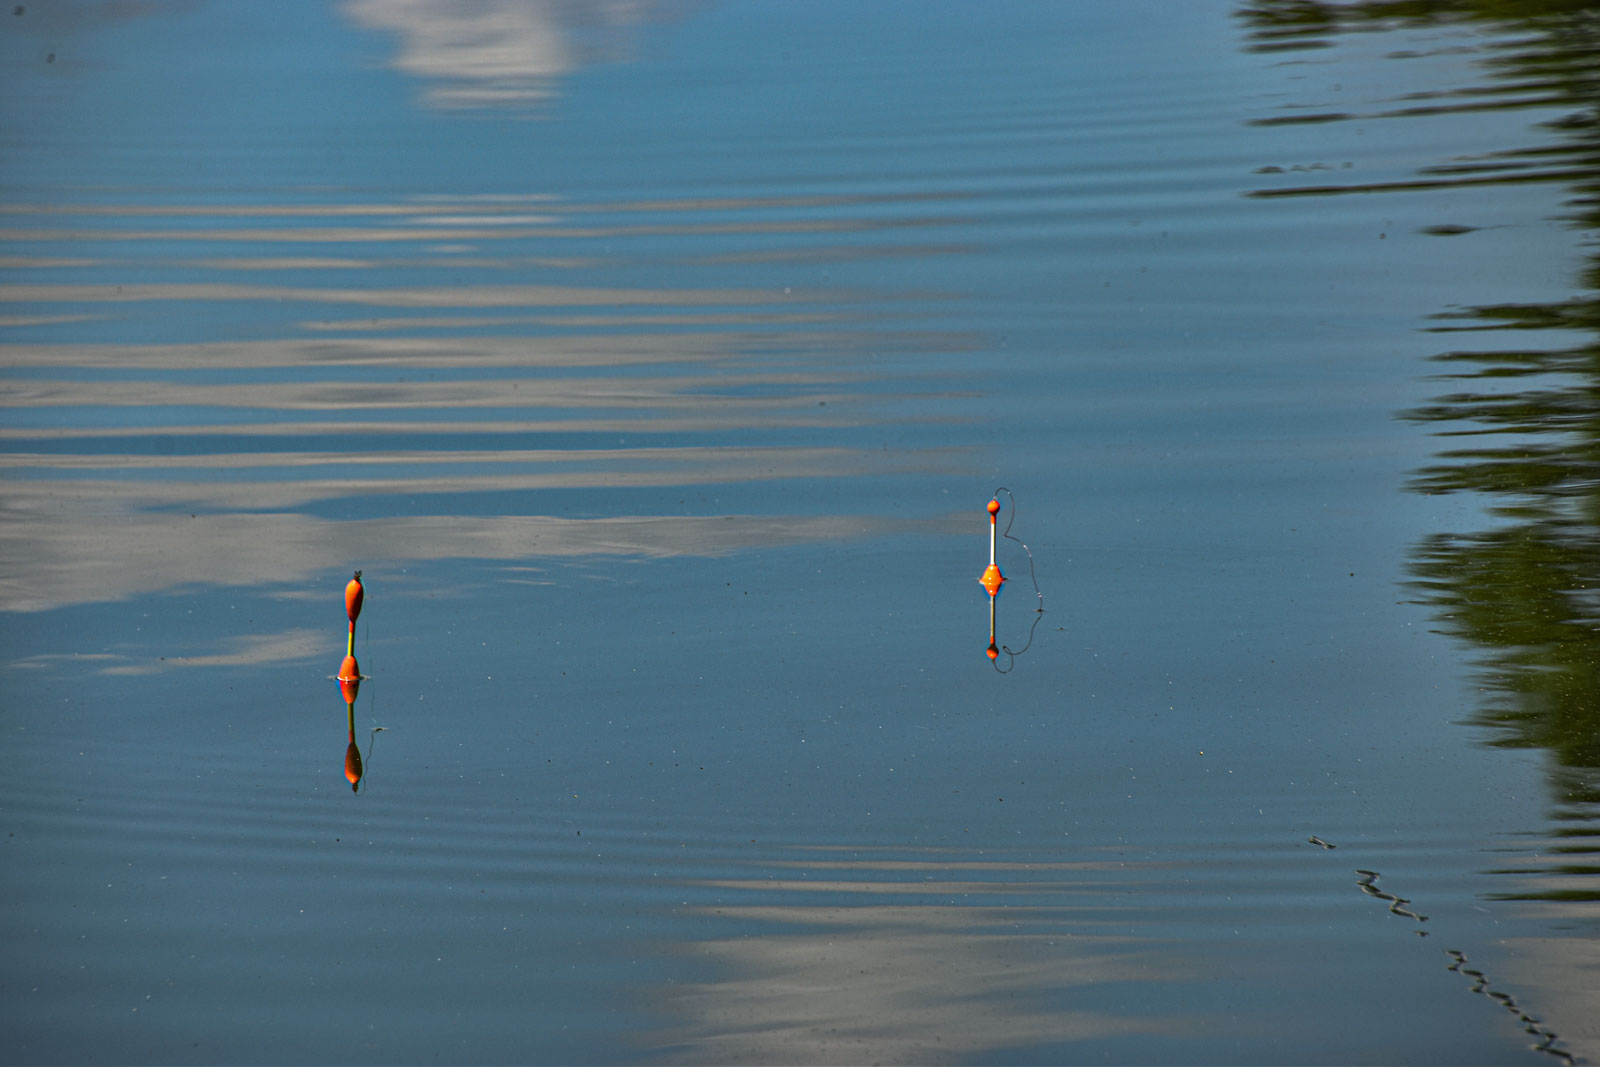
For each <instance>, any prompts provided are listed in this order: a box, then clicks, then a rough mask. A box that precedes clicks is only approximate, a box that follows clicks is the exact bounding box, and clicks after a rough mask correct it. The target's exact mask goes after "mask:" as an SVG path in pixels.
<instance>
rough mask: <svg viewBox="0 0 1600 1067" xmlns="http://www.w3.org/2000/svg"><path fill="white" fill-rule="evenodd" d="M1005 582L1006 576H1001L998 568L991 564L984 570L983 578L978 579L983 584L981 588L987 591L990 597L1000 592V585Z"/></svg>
mask: <svg viewBox="0 0 1600 1067" xmlns="http://www.w3.org/2000/svg"><path fill="white" fill-rule="evenodd" d="M1005 580H1006V576H1005V575H1003V574H1001V573H1000V568H999V567H997V566H995V565H994V564H993V563H991V564H989V565H988V566H987V567H985V568H984V570H983V577H982V578H979V579H978V581H980V582H982V583H983V587H984V588H985V589H987V590H988V591H989V595H990V596H994V595H995V594H997V593H999V592H1000V585H1001V583H1002V582H1004V581H1005Z"/></svg>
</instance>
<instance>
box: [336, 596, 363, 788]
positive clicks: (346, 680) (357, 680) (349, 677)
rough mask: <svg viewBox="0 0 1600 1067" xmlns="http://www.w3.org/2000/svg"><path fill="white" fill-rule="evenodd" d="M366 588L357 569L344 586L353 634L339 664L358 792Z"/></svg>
mask: <svg viewBox="0 0 1600 1067" xmlns="http://www.w3.org/2000/svg"><path fill="white" fill-rule="evenodd" d="M365 598H366V590H365V589H364V588H363V587H362V585H361V572H360V571H356V573H355V577H353V578H351V579H350V581H349V583H348V584H347V585H346V586H345V587H344V613H345V614H346V615H348V616H349V617H350V635H349V637H348V638H347V640H346V641H345V647H344V662H343V663H341V664H339V692H340V694H341V695H342V696H343V697H344V702H345V708H346V710H347V711H348V713H349V717H350V744H349V746H348V747H347V748H346V749H345V750H344V776H345V779H346V780H347V781H348V782H349V783H350V791H351V792H355V791H356V789H358V788H359V787H360V785H361V750H360V749H359V748H357V747H356V694H357V693H359V692H360V691H361V665H360V664H359V663H357V662H356V619H357V618H358V617H359V616H360V615H361V602H362V600H364V599H365Z"/></svg>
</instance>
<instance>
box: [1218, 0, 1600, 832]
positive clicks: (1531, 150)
mask: <svg viewBox="0 0 1600 1067" xmlns="http://www.w3.org/2000/svg"><path fill="white" fill-rule="evenodd" d="M1239 16H1240V18H1241V20H1242V21H1243V22H1244V23H1245V25H1246V26H1247V28H1248V34H1249V47H1250V48H1252V49H1255V50H1261V51H1277V50H1284V49H1296V48H1320V47H1326V46H1328V45H1330V44H1331V43H1333V42H1334V40H1335V39H1336V38H1337V36H1338V35H1341V34H1345V33H1350V32H1360V31H1374V30H1384V29H1390V28H1396V27H1416V26H1418V25H1426V24H1438V23H1456V24H1461V25H1465V26H1478V27H1482V28H1483V29H1484V30H1486V31H1489V32H1487V33H1485V34H1484V36H1483V37H1482V40H1483V41H1484V42H1486V44H1485V46H1484V48H1483V56H1484V60H1483V67H1482V69H1485V70H1486V71H1487V72H1488V74H1489V75H1490V77H1489V78H1488V79H1487V80H1486V81H1485V82H1483V83H1481V84H1478V85H1473V86H1468V87H1460V88H1444V89H1441V90H1439V91H1436V92H1428V93H1418V94H1413V96H1412V97H1410V98H1408V99H1406V100H1403V101H1398V102H1396V103H1395V104H1394V105H1392V106H1391V107H1390V109H1389V110H1386V111H1384V112H1383V114H1384V115H1389V116H1405V115H1413V114H1429V113H1437V112H1439V111H1485V110H1490V109H1506V108H1527V107H1538V108H1541V109H1557V110H1558V111H1559V112H1561V117H1560V118H1559V119H1556V120H1555V121H1549V122H1543V123H1541V124H1539V125H1538V126H1536V127H1534V128H1533V136H1531V137H1530V141H1532V142H1533V143H1532V144H1528V145H1523V146H1519V147H1514V148H1507V149H1503V150H1496V151H1489V152H1486V153H1483V154H1481V155H1478V156H1475V157H1473V158H1471V159H1468V160H1452V161H1442V162H1440V163H1439V164H1438V165H1435V166H1432V167H1428V168H1424V169H1423V170H1422V171H1420V172H1419V173H1418V174H1417V175H1416V176H1415V177H1414V178H1412V179H1407V180H1403V181H1397V182H1390V183H1387V184H1384V185H1378V186H1373V185H1367V186H1354V185H1352V186H1337V187H1334V186H1320V187H1314V188H1310V187H1304V188H1299V189H1274V190H1268V191H1263V192H1261V193H1258V194H1255V195H1258V196H1295V195H1300V196H1325V195H1330V194H1334V193H1345V192H1384V191H1388V190H1400V189H1413V188H1430V187H1440V188H1442V187H1448V186H1451V185H1459V184H1471V185H1479V186H1487V185H1497V184H1506V185H1510V184H1514V183H1526V182H1547V183H1557V184H1559V185H1560V186H1562V187H1564V188H1566V189H1568V190H1570V192H1571V196H1570V197H1569V198H1568V199H1567V200H1566V205H1567V209H1568V211H1569V213H1570V221H1571V223H1572V225H1573V227H1574V228H1575V230H1577V231H1579V232H1582V231H1587V232H1588V233H1590V234H1593V233H1595V232H1597V231H1600V2H1596V0H1586V2H1580V0H1388V2H1380V0H1374V2H1365V3H1344V4H1334V3H1318V2H1313V0H1281V2H1274V0H1260V2H1257V3H1252V4H1250V5H1248V6H1247V7H1245V8H1243V9H1241V10H1240V11H1239ZM1342 117H1344V116H1326V115H1323V116H1312V115H1307V116H1303V117H1302V118H1300V119H1298V120H1297V119H1290V120H1288V121H1310V120H1320V121H1333V120H1337V119H1338V118H1342ZM1267 121H1281V120H1267ZM1437 232H1441V233H1444V232H1447V231H1444V230H1440V231H1437ZM1449 232H1458V231H1449ZM1588 251H1589V254H1590V255H1591V257H1593V256H1594V255H1595V252H1596V249H1595V247H1594V246H1593V245H1592V244H1591V245H1590V246H1589V248H1588ZM1509 269H1511V265H1508V270H1509ZM1575 282H1576V285H1575V289H1576V294H1575V295H1573V296H1571V297H1570V298H1568V299H1565V300H1562V301H1560V302H1556V303H1549V304H1499V305H1490V306H1480V307H1472V308H1468V309H1465V310H1461V311H1455V312H1451V313H1449V314H1443V315H1440V316H1438V317H1437V319H1436V322H1437V325H1436V326H1435V327H1433V329H1434V330H1435V331H1436V332H1437V333H1438V334H1439V335H1440V336H1441V337H1442V338H1448V341H1447V342H1445V343H1447V344H1449V345H1451V346H1452V347H1451V348H1450V349H1449V350H1448V351H1445V352H1443V353H1442V354H1440V355H1438V356H1436V357H1435V359H1436V360H1437V361H1438V363H1439V365H1440V367H1441V368H1442V373H1441V375H1440V380H1441V381H1443V382H1446V383H1448V384H1447V386H1446V388H1447V389H1448V391H1447V392H1445V393H1444V394H1443V395H1441V396H1439V397H1438V398H1437V399H1436V400H1434V401H1433V402H1432V403H1430V404H1428V405H1426V406H1425V407H1423V408H1420V409H1418V410H1415V411H1410V412H1407V413H1405V414H1406V417H1408V418H1410V419H1413V420H1415V421H1417V422H1418V423H1421V424H1425V425H1428V426H1430V427H1431V428H1433V429H1434V430H1435V432H1437V433H1438V434H1439V435H1440V438H1441V440H1443V441H1444V442H1445V445H1444V447H1443V448H1442V450H1441V451H1440V452H1439V453H1438V455H1437V459H1436V462H1434V463H1432V464H1431V465H1429V466H1428V467H1426V468H1425V469H1423V470H1421V471H1418V472H1417V475H1416V478H1415V480H1414V482H1413V486H1412V487H1413V488H1414V489H1415V490H1417V491H1418V492H1422V493H1457V492H1473V493H1479V494H1483V495H1484V496H1485V497H1486V498H1487V499H1488V500H1489V501H1491V510H1492V512H1493V514H1494V515H1495V516H1496V518H1498V519H1500V520H1502V521H1501V522H1500V524H1499V525H1497V526H1496V527H1494V528H1492V529H1489V530H1487V531H1480V532H1472V533H1437V534H1434V535H1432V536H1430V537H1428V538H1426V539H1425V540H1423V541H1422V542H1421V543H1420V544H1419V545H1418V546H1417V548H1416V551H1415V556H1414V559H1413V573H1414V578H1415V584H1416V587H1417V588H1418V589H1419V590H1421V591H1422V593H1423V595H1424V597H1425V598H1426V601H1427V602H1428V603H1429V604H1430V605H1432V606H1433V607H1434V608H1436V609H1437V617H1438V619H1439V622H1440V625H1441V626H1442V627H1443V628H1444V629H1446V630H1447V631H1448V632H1450V633H1453V634H1455V635H1457V636H1459V637H1461V638H1463V639H1465V640H1467V641H1470V642H1472V643H1473V644H1474V645H1475V646H1477V647H1478V648H1480V649H1481V650H1482V651H1483V656H1482V663H1481V668H1482V677H1483V688H1484V692H1485V694H1486V695H1485V698H1484V702H1483V704H1482V706H1481V707H1480V708H1478V709H1477V710H1476V712H1475V714H1474V717H1473V721H1474V722H1475V723H1476V724H1477V725H1480V726H1484V727H1488V728H1490V729H1491V731H1492V732H1491V738H1492V740H1491V743H1492V744H1497V745H1501V746H1506V747H1519V748H1533V747H1537V748H1540V749H1544V750H1547V751H1548V752H1549V753H1551V754H1552V756H1553V757H1554V762H1555V764H1556V768H1555V771H1554V773H1553V780H1554V781H1553V784H1554V786H1555V790H1556V796H1557V799H1558V803H1561V804H1563V805H1564V811H1563V813H1562V815H1561V816H1560V817H1563V818H1567V819H1589V818H1592V815H1593V809H1590V810H1589V811H1588V812H1587V813H1584V812H1583V809H1584V808H1585V807H1586V805H1587V804H1589V803H1596V802H1600V296H1597V293H1600V259H1595V258H1591V259H1590V262H1589V264H1588V266H1587V268H1586V269H1584V270H1582V271H1580V277H1579V278H1578V279H1575ZM1565 805H1570V806H1565ZM1571 829H1572V831H1573V832H1575V833H1577V834H1585V835H1587V834H1594V833H1597V832H1600V831H1595V830H1593V829H1592V828H1591V829H1587V830H1580V829H1579V828H1578V827H1577V826H1572V827H1571Z"/></svg>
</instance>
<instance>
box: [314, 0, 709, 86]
mask: <svg viewBox="0 0 1600 1067" xmlns="http://www.w3.org/2000/svg"><path fill="white" fill-rule="evenodd" d="M344 10H345V13H346V14H347V15H348V16H349V17H350V19H351V20H352V21H354V22H355V23H357V24H358V25H360V26H362V27H364V28H366V29H372V30H382V31H388V32H391V33H393V34H395V35H396V36H397V37H398V38H399V51H398V52H397V53H396V54H395V55H394V57H393V59H392V60H391V63H392V65H393V66H394V68H395V69H396V70H399V71H402V72H404V73H406V74H409V75H411V76H412V77H415V78H419V79H421V80H422V81H423V83H424V84H425V86H426V88H425V89H424V90H423V93H422V100H423V102H424V103H425V104H427V105H428V106H430V107H436V108H479V107H513V108H519V107H520V108H526V107H529V106H532V105H537V104H540V103H542V102H543V101H545V100H547V99H548V98H549V97H551V96H552V95H554V94H555V93H556V91H557V89H558V87H559V85H560V82H561V80H562V79H563V78H565V77H566V76H568V75H570V74H571V73H573V72H574V71H575V70H577V69H578V68H579V67H581V66H584V65H585V64H588V63H594V62H597V61H614V60H617V59H619V58H623V57H625V56H626V55H627V54H628V53H629V51H630V48H631V43H630V38H631V34H632V32H633V31H634V30H635V29H636V28H637V27H638V26H639V25H641V24H643V23H645V22H649V21H654V20H658V19H660V18H663V17H670V16H672V15H675V14H677V13H678V12H680V11H682V10H683V5H681V4H662V3H656V2H650V0H582V2H578V0H349V2H348V3H346V4H345V5H344Z"/></svg>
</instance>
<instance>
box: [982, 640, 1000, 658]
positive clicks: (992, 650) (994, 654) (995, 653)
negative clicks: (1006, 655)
mask: <svg viewBox="0 0 1600 1067" xmlns="http://www.w3.org/2000/svg"><path fill="white" fill-rule="evenodd" d="M985 651H986V652H988V653H989V658H990V659H999V658H1000V650H999V649H998V648H996V647H995V645H994V642H993V641H990V642H989V647H988V648H987V649H985Z"/></svg>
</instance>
